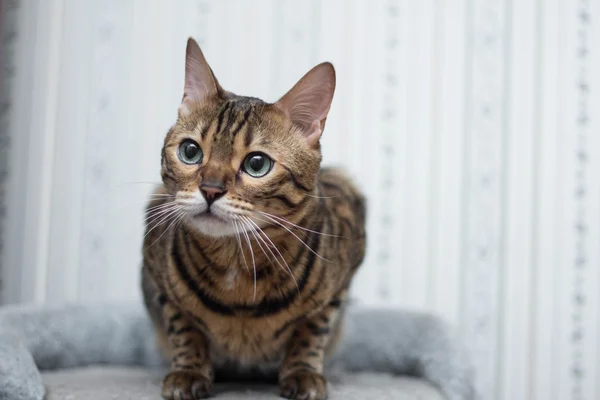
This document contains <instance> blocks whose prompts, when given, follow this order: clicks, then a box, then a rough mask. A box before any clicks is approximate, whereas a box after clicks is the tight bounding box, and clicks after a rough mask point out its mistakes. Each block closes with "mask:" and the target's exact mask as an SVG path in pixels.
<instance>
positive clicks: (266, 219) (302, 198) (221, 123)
mask: <svg viewBox="0 0 600 400" xmlns="http://www.w3.org/2000/svg"><path fill="white" fill-rule="evenodd" d="M185 65H186V67H185V87H184V94H183V100H182V102H181V105H180V106H179V113H178V119H177V122H176V124H175V125H174V126H173V127H172V128H171V129H170V131H169V133H168V134H167V137H166V138H165V142H164V147H163V151H162V178H163V182H164V185H165V187H166V188H167V191H168V192H169V193H170V194H171V195H173V196H175V197H174V202H175V203H176V204H177V205H178V206H179V207H178V208H179V210H180V213H181V217H182V218H184V219H186V220H187V222H188V223H191V224H192V225H194V226H195V227H197V228H198V229H199V230H200V231H201V232H203V233H204V234H207V235H210V236H215V237H216V236H225V235H232V234H234V233H235V232H236V231H241V230H249V229H252V223H255V224H258V225H260V226H265V225H267V224H269V223H273V220H276V219H277V218H287V217H290V216H293V215H294V214H295V213H297V212H299V211H300V210H301V209H302V207H304V206H305V204H306V202H307V201H308V200H309V199H310V198H311V197H314V188H315V185H316V183H317V176H318V173H319V168H320V163H321V150H320V145H319V139H320V137H321V134H322V133H323V129H324V127H325V121H326V119H327V113H328V112H329V107H330V105H331V100H332V98H333V92H334V89H335V70H334V69H333V66H332V65H331V64H330V63H323V64H319V65H317V66H316V67H314V68H313V69H311V70H310V71H309V72H308V73H307V74H306V75H304V76H303V77H302V78H301V79H300V81H298V83H296V85H294V87H292V89H290V91H289V92H287V93H286V94H285V95H284V96H283V97H281V98H280V99H279V100H278V101H277V102H275V103H266V102H264V101H262V100H260V99H257V98H254V97H244V96H237V95H235V94H233V93H231V92H228V91H226V90H224V89H223V88H222V87H221V86H220V85H219V82H218V81H217V79H216V78H215V75H214V74H213V72H212V70H211V68H210V67H209V65H208V64H207V62H206V60H205V58H204V55H203V54H202V51H201V50H200V47H199V46H198V44H197V43H196V42H195V41H194V40H193V39H191V38H190V39H189V40H188V43H187V50H186V64H185ZM240 68H243V66H240ZM248 217H252V220H251V221H253V222H250V221H249V219H248Z"/></svg>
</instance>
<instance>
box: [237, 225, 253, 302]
mask: <svg viewBox="0 0 600 400" xmlns="http://www.w3.org/2000/svg"><path fill="white" fill-rule="evenodd" d="M238 220H239V221H240V223H243V222H244V221H242V220H241V219H238ZM242 227H244V228H246V227H245V226H244V224H242ZM242 233H243V234H244V236H245V238H246V243H248V248H249V249H250V255H251V256H252V268H253V270H254V300H255V301H256V262H255V261H254V249H252V242H251V241H250V236H248V232H247V231H246V229H244V230H242Z"/></svg>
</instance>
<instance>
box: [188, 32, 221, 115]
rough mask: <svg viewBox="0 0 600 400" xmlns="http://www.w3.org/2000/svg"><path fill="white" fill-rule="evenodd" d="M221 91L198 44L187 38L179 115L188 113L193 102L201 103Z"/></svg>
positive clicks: (218, 94)
mask: <svg viewBox="0 0 600 400" xmlns="http://www.w3.org/2000/svg"><path fill="white" fill-rule="evenodd" d="M223 92H224V91H223V88H221V86H220V85H219V82H218V81H217V78H215V75H214V74H213V72H212V69H211V68H210V66H209V65H208V63H207V62H206V59H205V58H204V54H202V50H200V46H198V43H197V42H196V41H195V40H194V39H192V38H189V39H188V42H187V47H186V49H185V87H184V89H183V100H182V101H181V105H180V106H179V113H180V115H183V116H185V115H188V114H189V113H190V110H191V108H192V106H193V105H194V104H198V103H202V102H203V101H205V100H206V99H208V98H209V97H211V96H221V95H222V94H223Z"/></svg>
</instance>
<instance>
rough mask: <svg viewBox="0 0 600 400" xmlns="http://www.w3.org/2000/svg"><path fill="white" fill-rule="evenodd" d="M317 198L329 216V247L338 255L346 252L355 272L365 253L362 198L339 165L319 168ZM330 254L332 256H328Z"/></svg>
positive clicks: (364, 204) (363, 202)
mask: <svg viewBox="0 0 600 400" xmlns="http://www.w3.org/2000/svg"><path fill="white" fill-rule="evenodd" d="M319 197H320V198H321V201H322V202H323V203H322V204H324V205H325V207H326V209H327V212H328V213H329V214H330V215H332V216H333V218H332V224H331V225H332V226H331V227H330V229H331V231H330V232H329V233H330V234H333V235H335V237H334V238H333V239H332V240H331V243H327V244H328V245H329V246H328V247H329V248H332V249H334V250H333V251H335V252H336V253H337V254H338V255H339V254H340V250H345V252H343V253H344V254H348V262H349V264H350V267H351V268H352V270H353V271H355V270H356V269H357V268H358V267H359V266H360V264H361V263H362V260H363V258H364V255H365V248H366V233H365V223H366V199H365V197H364V195H363V194H362V192H361V191H360V190H359V189H358V187H357V186H356V184H355V183H354V182H353V180H352V178H350V177H349V176H348V174H347V173H346V172H345V171H344V170H342V169H340V168H332V167H328V168H322V169H321V173H320V174H319ZM332 256H333V255H332Z"/></svg>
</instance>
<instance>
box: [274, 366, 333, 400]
mask: <svg viewBox="0 0 600 400" xmlns="http://www.w3.org/2000/svg"><path fill="white" fill-rule="evenodd" d="M279 387H280V388H281V392H280V395H281V397H285V398H286V399H294V400H325V399H327V380H326V379H325V378H324V377H323V375H321V374H318V373H316V372H313V371H297V372H294V373H292V374H291V375H288V376H286V377H285V378H284V379H282V380H281V382H279Z"/></svg>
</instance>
